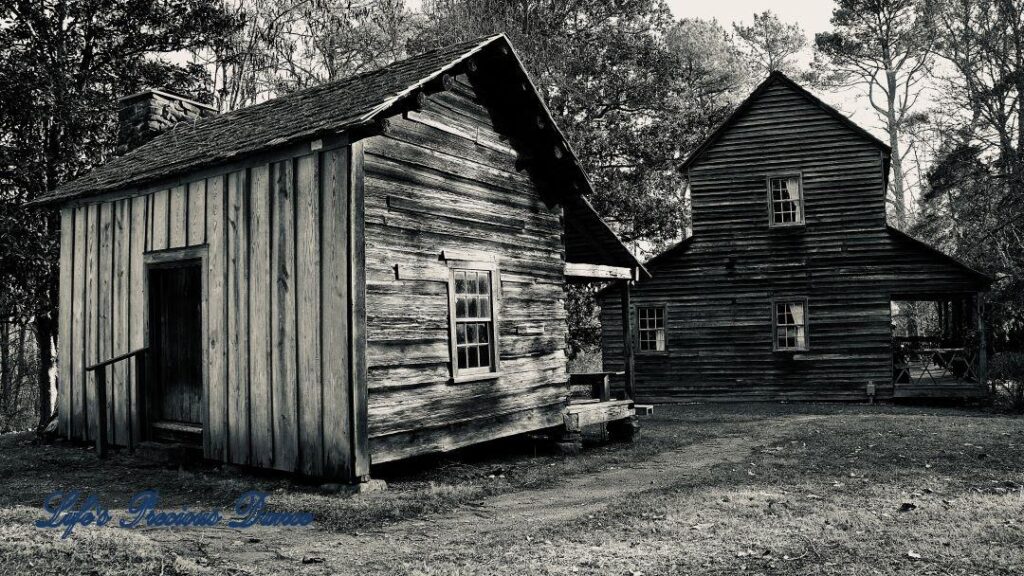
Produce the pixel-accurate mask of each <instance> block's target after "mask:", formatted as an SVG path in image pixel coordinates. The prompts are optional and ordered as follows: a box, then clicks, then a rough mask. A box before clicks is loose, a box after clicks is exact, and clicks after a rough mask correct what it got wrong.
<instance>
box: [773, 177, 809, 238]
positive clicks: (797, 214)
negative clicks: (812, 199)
mask: <svg viewBox="0 0 1024 576" xmlns="http://www.w3.org/2000/svg"><path fill="white" fill-rule="evenodd" d="M768 195H769V198H770V201H771V225H772V226H792V225H797V224H803V222H804V211H803V190H802V189H801V184H800V176H799V175H792V176H779V177H774V176H773V177H770V178H768Z"/></svg>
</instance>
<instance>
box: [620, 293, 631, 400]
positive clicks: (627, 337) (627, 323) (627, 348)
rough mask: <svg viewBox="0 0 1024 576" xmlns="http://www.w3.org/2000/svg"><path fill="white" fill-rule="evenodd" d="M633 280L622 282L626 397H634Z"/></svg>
mask: <svg viewBox="0 0 1024 576" xmlns="http://www.w3.org/2000/svg"><path fill="white" fill-rule="evenodd" d="M630 284H632V282H630V281H629V280H626V281H625V282H623V283H622V364H623V371H625V382H626V398H628V399H630V400H632V399H633V322H632V321H631V320H630V313H629V310H630V308H631V306H632V303H631V302H630V297H631V294H630V291H631V286H630Z"/></svg>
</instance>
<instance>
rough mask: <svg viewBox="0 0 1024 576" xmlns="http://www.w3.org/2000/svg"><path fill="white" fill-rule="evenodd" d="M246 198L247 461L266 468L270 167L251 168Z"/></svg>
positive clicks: (270, 441)
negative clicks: (247, 240) (248, 417)
mask: <svg viewBox="0 0 1024 576" xmlns="http://www.w3.org/2000/svg"><path fill="white" fill-rule="evenodd" d="M250 178H251V184H250V195H249V242H250V248H249V251H250V252H249V294H248V299H249V302H248V307H249V311H250V313H249V395H250V404H249V410H250V413H251V420H250V427H251V429H250V456H249V458H250V462H251V463H252V464H253V465H255V466H263V467H270V466H271V465H272V464H273V456H274V426H273V419H274V416H273V394H272V393H271V388H270V386H271V374H270V368H271V364H270V335H271V318H272V317H273V315H274V309H273V308H272V307H271V299H270V294H271V289H270V286H271V267H270V250H271V248H270V246H271V234H270V223H271V193H270V166H269V165H267V164H261V165H259V166H254V167H253V168H252V169H251V172H250Z"/></svg>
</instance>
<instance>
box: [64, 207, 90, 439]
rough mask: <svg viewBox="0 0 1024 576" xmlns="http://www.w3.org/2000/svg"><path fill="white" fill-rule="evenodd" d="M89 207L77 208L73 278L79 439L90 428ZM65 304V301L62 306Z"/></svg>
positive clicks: (74, 414)
mask: <svg viewBox="0 0 1024 576" xmlns="http://www.w3.org/2000/svg"><path fill="white" fill-rule="evenodd" d="M88 213H89V210H88V208H87V207H78V208H75V242H74V244H75V246H74V255H73V261H74V271H73V272H72V274H71V277H72V280H71V282H72V295H71V306H70V308H71V337H72V343H71V354H72V357H71V358H70V361H71V362H70V363H71V394H70V396H71V433H70V437H71V438H74V439H76V440H83V439H85V435H86V432H85V427H86V419H87V416H86V408H85V405H86V397H85V357H86V351H85V343H86V338H85V333H86V330H87V327H86V325H87V322H86V315H85V305H86V286H85V285H86V282H85V277H86V269H87V259H86V251H87V248H88V243H89V236H88V234H89V228H88ZM64 305H65V303H64V302H63V301H61V306H64Z"/></svg>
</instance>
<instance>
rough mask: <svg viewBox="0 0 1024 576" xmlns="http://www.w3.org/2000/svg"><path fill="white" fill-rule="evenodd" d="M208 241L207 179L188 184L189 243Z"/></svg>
mask: <svg viewBox="0 0 1024 576" xmlns="http://www.w3.org/2000/svg"><path fill="white" fill-rule="evenodd" d="M204 242H206V180H196V181H195V182H191V183H190V184H189V185H188V245H189V246H199V245H200V244H203V243H204Z"/></svg>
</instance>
